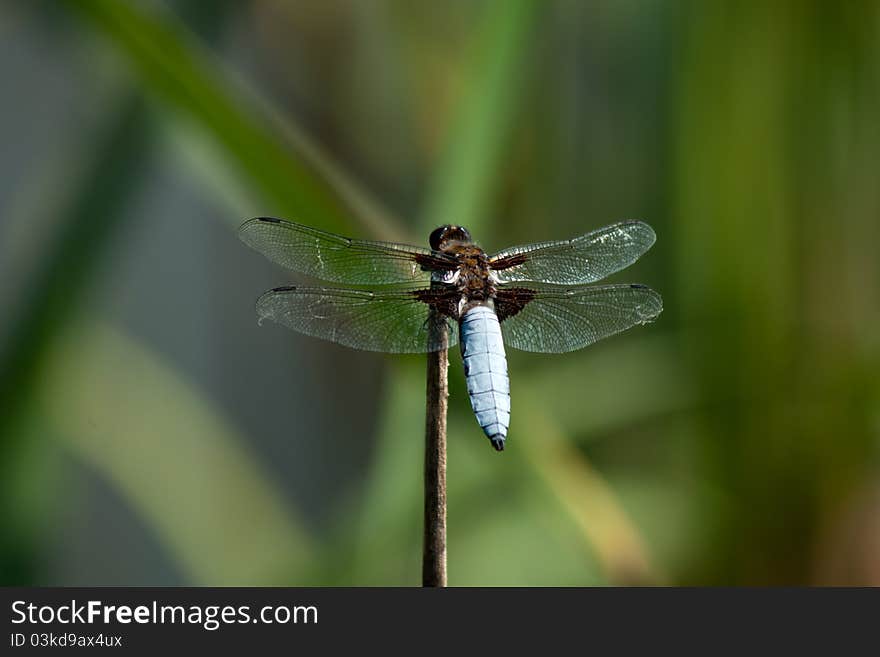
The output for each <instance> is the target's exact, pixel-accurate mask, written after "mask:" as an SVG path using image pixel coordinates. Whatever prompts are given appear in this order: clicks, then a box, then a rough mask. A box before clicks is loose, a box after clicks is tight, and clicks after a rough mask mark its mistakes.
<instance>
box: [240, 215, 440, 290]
mask: <svg viewBox="0 0 880 657" xmlns="http://www.w3.org/2000/svg"><path fill="white" fill-rule="evenodd" d="M238 235H239V237H240V238H241V240H242V241H243V242H244V243H245V244H247V245H248V246H250V247H251V248H253V249H255V250H257V251H259V252H260V253H262V254H263V255H265V256H266V257H267V258H269V259H270V260H272V261H273V262H275V263H277V264H279V265H281V266H282V267H287V268H288V269H292V270H293V271H296V272H299V273H301V274H305V275H307V276H312V277H314V278H318V279H321V280H324V281H331V282H334V283H348V284H355V285H374V284H379V285H384V284H393V283H416V282H427V281H428V280H430V276H431V275H430V271H426V269H425V268H427V269H432V268H435V269H450V268H452V267H454V263H453V262H451V261H450V260H449V259H448V258H447V257H446V256H445V255H444V254H441V253H437V252H434V251H431V250H429V249H423V248H420V247H417V246H409V245H406V244H395V243H392V242H371V241H368V240H355V239H350V238H347V237H342V236H341V235H335V234H333V233H328V232H326V231H323V230H318V229H316V228H310V227H309V226H303V225H302V224H297V223H295V222H292V221H287V220H284V219H275V218H272V217H258V218H256V219H251V220H249V221H246V222H245V223H244V224H242V226H241V228H239V229H238Z"/></svg>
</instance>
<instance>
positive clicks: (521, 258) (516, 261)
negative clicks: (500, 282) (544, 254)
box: [489, 253, 529, 271]
mask: <svg viewBox="0 0 880 657" xmlns="http://www.w3.org/2000/svg"><path fill="white" fill-rule="evenodd" d="M528 259H529V256H528V255H526V254H525V253H514V254H513V255H510V256H507V257H506V258H498V259H497V260H493V261H491V262H490V263H489V266H490V267H491V268H492V269H494V270H495V271H500V270H502V269H510V268H511V267H516V266H517V265H521V264H523V263H524V262H525V261H526V260H528Z"/></svg>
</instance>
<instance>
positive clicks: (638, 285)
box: [629, 283, 648, 290]
mask: <svg viewBox="0 0 880 657" xmlns="http://www.w3.org/2000/svg"><path fill="white" fill-rule="evenodd" d="M629 286H630V287H631V288H632V289H634V290H647V289H648V286H647V285H642V284H641V283H630V284H629Z"/></svg>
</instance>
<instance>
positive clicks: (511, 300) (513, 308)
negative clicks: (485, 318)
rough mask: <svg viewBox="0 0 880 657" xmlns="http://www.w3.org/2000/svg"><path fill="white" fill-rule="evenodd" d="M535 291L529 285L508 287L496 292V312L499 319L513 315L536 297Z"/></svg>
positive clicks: (502, 319)
mask: <svg viewBox="0 0 880 657" xmlns="http://www.w3.org/2000/svg"><path fill="white" fill-rule="evenodd" d="M535 294H536V293H535V291H534V290H530V289H529V288H527V287H508V288H504V289H503V290H498V291H497V292H496V293H495V314H497V315H498V320H499V321H501V322H503V321H504V320H505V319H508V318H510V317H513V316H514V315H516V314H517V313H518V312H519V311H521V310H522V309H523V308H525V307H526V305H527V304H528V303H529V301H531V300H532V299H534V298H535Z"/></svg>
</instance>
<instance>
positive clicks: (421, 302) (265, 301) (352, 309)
mask: <svg viewBox="0 0 880 657" xmlns="http://www.w3.org/2000/svg"><path fill="white" fill-rule="evenodd" d="M453 305H454V292H447V291H445V290H434V289H425V288H419V289H416V288H408V289H403V288H401V289H395V290H388V291H382V292H368V291H364V290H344V289H332V288H300V287H280V288H276V289H274V290H270V291H268V292H266V293H265V294H264V295H263V296H261V297H260V298H259V299H258V300H257V314H258V315H259V318H260V321H261V322H262V321H263V320H264V319H271V320H272V321H275V322H278V323H279V324H283V325H285V326H287V327H289V328H292V329H293V330H295V331H299V332H300V333H304V334H306V335H310V336H312V337H315V338H321V339H323V340H330V341H331V342H336V343H338V344H341V345H344V346H346V347H351V348H352V349H363V350H366V351H384V352H389V353H424V352H428V351H437V350H438V349H441V348H442V347H443V344H442V342H441V341H439V340H438V339H437V336H436V333H435V332H433V331H430V322H431V321H434V319H433V318H435V317H439V319H438V320H436V321H439V322H442V323H444V324H445V325H446V326H447V328H448V336H449V337H448V340H449V341H448V346H450V347H451V346H454V345H455V344H456V343H457V342H458V330H457V329H458V324H457V322H455V321H454V320H452V319H450V318H449V317H448V316H445V315H442V314H440V313H441V312H442V311H443V310H445V309H447V308H450V307H452V306H453Z"/></svg>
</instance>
